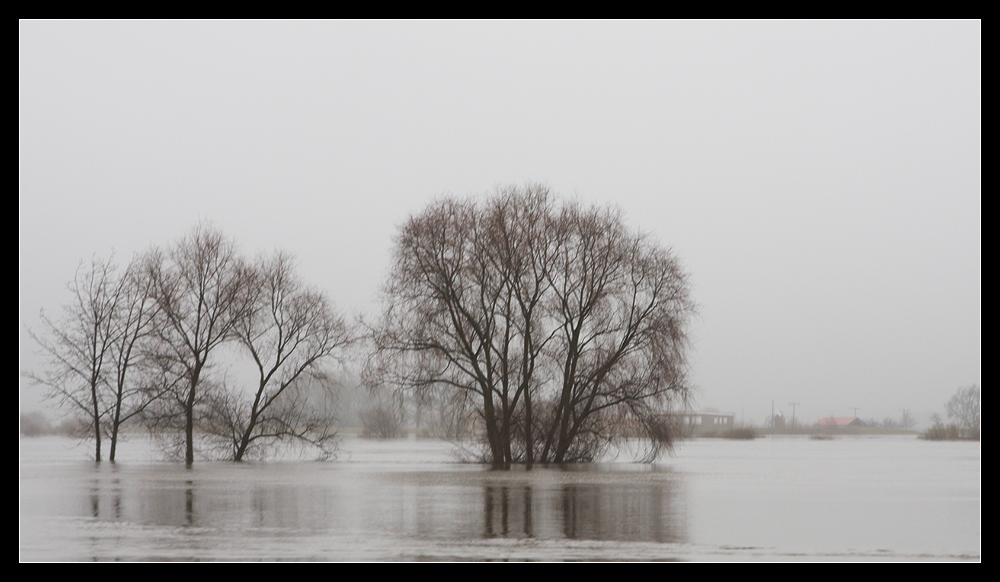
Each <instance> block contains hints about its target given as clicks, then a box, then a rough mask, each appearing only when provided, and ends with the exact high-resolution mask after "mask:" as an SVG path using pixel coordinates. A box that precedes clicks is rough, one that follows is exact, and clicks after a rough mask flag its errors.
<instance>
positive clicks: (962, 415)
mask: <svg viewBox="0 0 1000 582" xmlns="http://www.w3.org/2000/svg"><path fill="white" fill-rule="evenodd" d="M980 402H981V391H980V389H979V386H977V385H975V384H973V385H971V386H965V387H963V388H959V389H958V391H956V392H955V395H954V396H952V397H951V398H950V399H949V400H948V403H947V404H946V405H945V409H946V410H947V411H948V418H949V419H950V420H951V421H952V422H954V423H955V424H956V425H957V426H958V429H959V432H960V434H962V435H963V436H965V437H975V438H978V437H979V434H980V424H981V422H982V407H981V404H980Z"/></svg>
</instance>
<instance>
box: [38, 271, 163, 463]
mask: <svg viewBox="0 0 1000 582" xmlns="http://www.w3.org/2000/svg"><path fill="white" fill-rule="evenodd" d="M140 270H141V261H139V260H138V259H135V260H133V261H132V262H131V263H130V264H129V266H128V267H127V268H126V269H125V271H124V272H123V273H119V271H118V268H117V266H116V265H115V264H114V262H113V261H104V260H101V259H97V258H94V259H92V260H91V262H90V264H89V265H81V266H80V268H79V269H78V270H77V274H76V277H75V278H74V279H73V281H72V282H71V283H70V284H69V290H70V293H71V294H72V297H73V300H72V302H71V303H70V304H68V305H66V306H65V307H64V308H63V316H62V318H60V319H59V320H58V321H53V320H51V319H49V318H48V317H46V316H45V314H44V313H43V314H42V316H41V320H42V327H43V329H44V331H43V333H42V334H41V335H37V334H35V333H34V332H30V333H31V336H32V337H33V338H34V339H35V341H36V342H37V343H38V345H39V346H40V347H41V351H42V353H43V354H44V355H45V357H46V358H47V359H48V367H47V369H46V371H45V372H43V373H41V374H36V373H28V374H26V375H27V376H28V377H29V378H30V379H31V380H32V381H33V382H34V383H36V384H40V385H43V386H45V387H46V388H47V389H48V396H49V397H50V398H54V399H55V400H57V401H58V402H59V403H60V404H61V405H62V406H63V407H64V408H67V409H69V410H71V411H75V414H76V415H77V416H78V417H79V418H81V419H86V422H85V426H86V427H87V431H88V432H89V433H90V435H91V436H93V438H94V459H95V460H97V461H100V460H102V457H103V452H102V445H103V439H104V437H107V438H108V439H109V440H110V453H109V456H108V458H109V459H110V460H111V461H114V460H115V454H116V450H117V445H118V440H119V435H120V429H121V426H122V425H123V424H124V423H125V422H127V421H128V420H130V419H131V418H132V417H134V416H136V415H138V414H139V413H141V412H142V410H143V409H144V408H145V407H146V406H148V404H149V403H150V402H151V401H152V400H153V399H154V398H155V394H153V393H151V392H149V391H148V390H146V389H144V388H143V387H142V386H141V385H140V384H138V383H137V382H136V380H135V378H136V376H137V375H138V370H137V368H138V367H139V365H140V364H141V355H140V350H139V349H137V345H138V344H139V343H140V342H141V341H142V340H143V339H144V338H145V337H146V336H147V334H148V333H149V331H150V329H151V328H150V322H151V321H152V319H153V316H154V309H153V308H152V306H151V302H150V301H149V300H148V295H147V293H146V291H147V288H146V287H147V286H146V283H145V280H144V279H143V277H142V276H141V275H140Z"/></svg>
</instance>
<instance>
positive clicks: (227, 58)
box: [18, 20, 982, 425]
mask: <svg viewBox="0 0 1000 582" xmlns="http://www.w3.org/2000/svg"><path fill="white" fill-rule="evenodd" d="M981 42H982V40H981V22H980V21H945V22H937V21H930V22H926V21H920V22H868V21H865V22H841V21H838V22H766V21H765V22H101V21H97V22H71V21H70V22H48V21H23V20H22V21H19V59H18V73H19V115H18V147H19V150H18V151H19V165H18V186H19V214H18V227H19V239H18V240H19V328H20V333H19V371H24V370H38V369H39V368H40V366H41V365H42V364H41V360H40V359H39V358H38V357H36V355H35V352H36V346H35V345H34V343H33V341H32V340H31V338H30V337H29V336H28V334H27V332H26V328H31V329H32V330H40V327H39V310H41V309H44V310H45V312H46V313H47V314H49V315H51V316H55V315H58V314H59V312H60V310H61V308H62V305H64V304H65V303H67V301H68V300H69V298H70V297H69V294H68V292H67V291H66V285H67V283H68V282H69V281H71V279H72V278H73V275H74V273H75V271H76V269H77V266H78V265H79V264H80V262H81V261H89V260H90V258H91V257H93V256H96V257H100V258H105V259H106V258H109V257H110V256H111V254H112V251H114V254H115V257H116V259H117V260H118V261H119V262H120V263H125V262H127V261H128V260H129V259H130V258H131V257H132V256H133V254H135V253H142V252H145V251H146V250H148V249H149V248H150V247H152V246H159V247H161V248H162V247H167V246H169V245H171V244H173V243H174V242H176V241H177V240H178V239H179V238H180V237H182V236H184V235H185V234H186V233H188V232H189V231H190V230H191V229H192V228H193V227H194V226H195V225H196V224H198V223H199V222H200V221H203V220H208V221H211V222H212V223H213V224H214V225H216V226H217V227H218V228H219V229H221V230H222V231H223V232H224V233H225V234H226V235H227V236H229V237H232V238H235V239H236V240H237V241H239V243H240V245H241V250H242V252H243V253H244V254H245V255H247V256H254V255H256V254H257V253H259V252H271V251H273V250H274V249H282V250H285V251H287V252H289V253H291V254H292V255H294V256H295V257H296V260H297V265H298V267H297V268H298V273H299V275H300V276H301V277H302V279H303V280H304V281H305V282H306V283H307V284H309V285H314V286H316V287H317V288H319V289H320V290H322V291H324V292H326V293H327V294H328V296H329V297H330V299H332V301H333V302H334V303H335V304H336V306H337V307H338V308H339V309H340V310H342V311H343V312H345V313H347V314H355V313H366V314H368V316H369V317H371V316H374V315H376V314H377V301H376V296H377V293H378V290H379V286H380V285H381V284H382V282H383V281H384V280H385V277H386V275H387V272H388V268H389V264H390V261H389V253H390V250H391V246H392V243H393V237H394V236H395V234H396V229H397V227H398V225H400V224H401V223H402V222H403V221H404V220H405V219H406V218H407V216H409V215H410V214H413V213H418V212H420V211H421V210H422V209H424V208H425V207H426V206H427V205H428V204H429V203H430V202H432V201H433V200H435V199H437V198H438V197H440V196H442V195H445V194H454V195H457V196H468V195H472V196H484V195H486V194H488V193H489V192H491V191H493V190H494V188H495V187H497V186H499V185H506V184H513V185H524V184H526V183H534V182H538V183H542V184H545V185H547V186H548V187H549V188H551V190H552V192H553V193H555V194H557V195H559V196H561V197H562V198H563V199H578V200H580V201H581V202H583V203H584V204H587V205H590V204H594V205H598V206H604V205H614V206H617V207H619V208H621V210H622V211H623V213H624V217H625V222H626V224H628V225H629V227H631V228H633V229H638V230H640V231H642V232H644V233H646V234H648V235H650V236H651V237H653V238H655V239H656V240H658V241H659V242H660V243H661V244H662V245H663V246H665V247H668V248H671V249H672V250H673V252H674V253H675V255H676V256H677V257H678V259H679V260H680V262H681V264H682V266H683V268H684V269H685V270H686V272H687V273H688V274H689V276H690V285H691V296H692V299H693V300H694V301H695V302H696V303H697V304H698V306H699V315H698V316H697V317H696V318H695V320H694V321H693V324H692V327H691V329H690V336H691V340H692V345H691V349H690V351H689V366H690V372H689V378H690V383H691V385H692V386H693V387H694V388H695V395H694V396H695V408H696V409H699V410H704V409H710V408H711V409H717V410H719V411H721V412H724V413H730V414H734V415H735V416H736V419H737V421H739V420H741V419H745V420H746V421H747V422H748V423H755V424H758V425H759V424H762V423H763V422H764V420H765V419H766V417H767V416H768V415H769V413H770V411H771V406H772V401H773V402H774V406H775V408H776V409H778V410H781V411H783V412H784V413H785V415H786V416H787V417H789V418H790V417H791V415H792V411H791V407H790V406H789V403H791V402H797V403H800V405H799V406H797V409H796V412H795V415H796V418H797V419H799V420H801V421H804V422H810V423H811V422H815V421H816V420H818V419H819V418H821V417H825V416H853V413H852V412H851V409H852V407H857V408H859V410H858V416H859V417H861V418H864V419H868V418H873V419H876V420H881V419H883V418H885V417H887V416H891V417H894V418H898V417H899V416H900V413H901V409H904V408H905V409H908V410H910V411H911V413H912V414H913V415H914V416H915V417H916V420H917V421H918V422H919V423H920V424H921V425H926V424H927V422H928V416H929V415H930V414H931V413H933V412H937V413H939V414H941V415H942V416H943V415H944V403H945V402H946V401H947V400H948V398H949V397H951V395H952V394H954V393H955V391H956V390H957V389H958V388H959V387H962V386H967V385H970V384H977V385H980V386H981V383H982V380H981V333H982V332H981V317H982V295H981V278H982V271H981V269H982V267H981V259H982V257H981V238H982V232H981V224H982V210H981V189H982V184H981V180H982V177H981V163H982V154H981V132H982V105H981V83H982V56H981ZM19 382H20V384H19V386H20V411H21V412H22V413H24V412H29V411H33V410H43V409H44V410H46V411H51V408H49V405H48V404H47V403H44V402H43V401H42V398H41V389H40V388H34V387H31V386H30V385H29V384H28V382H27V380H26V379H25V378H23V377H22V378H20V379H19Z"/></svg>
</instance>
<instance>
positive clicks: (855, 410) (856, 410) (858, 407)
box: [848, 406, 861, 418]
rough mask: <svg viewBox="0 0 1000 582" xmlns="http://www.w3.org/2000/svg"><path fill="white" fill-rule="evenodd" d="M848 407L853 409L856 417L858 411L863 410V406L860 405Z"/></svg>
mask: <svg viewBox="0 0 1000 582" xmlns="http://www.w3.org/2000/svg"><path fill="white" fill-rule="evenodd" d="M848 408H850V409H851V410H853V411H854V418H857V417H858V411H859V410H861V407H860V406H848Z"/></svg>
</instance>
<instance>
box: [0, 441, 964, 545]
mask: <svg viewBox="0 0 1000 582" xmlns="http://www.w3.org/2000/svg"><path fill="white" fill-rule="evenodd" d="M451 450H452V449H451V446H450V445H449V444H448V443H444V442H440V441H429V440H401V441H385V442H379V441H364V440H360V439H348V440H346V441H345V442H344V446H343V451H342V453H341V455H340V457H339V459H338V460H337V461H334V462H312V461H282V462H272V463H246V464H233V463H218V462H202V463H196V464H195V466H194V467H193V468H192V469H185V468H184V467H183V465H181V464H175V463H164V462H160V461H157V460H156V459H157V456H156V455H157V453H156V451H155V449H154V448H153V447H152V446H151V445H150V443H148V442H147V441H145V440H144V439H134V440H132V441H130V442H128V443H126V444H125V445H123V447H122V449H121V451H120V456H119V462H118V463H117V464H115V465H111V464H110V463H102V464H101V465H96V464H94V463H93V462H88V461H87V460H86V458H87V454H88V449H87V448H86V446H80V445H78V444H77V443H76V442H75V441H71V440H68V439H63V438H59V437H45V438H33V439H25V438H22V439H21V441H20V494H19V495H20V507H19V533H20V542H19V559H20V560H22V561H36V560H38V561H50V560H88V561H89V560H700V561H714V560H781V561H784V560H865V561H867V560H932V561H938V560H967V561H978V560H980V559H981V546H982V482H981V475H982V456H981V450H982V449H981V445H980V443H978V442H976V443H970V442H926V441H921V440H918V439H916V438H915V437H842V438H836V439H833V440H828V441H812V440H809V439H808V438H801V437H788V438H781V437H772V438H764V439H758V440H755V441H727V440H717V439H700V440H692V441H686V442H684V443H682V444H681V445H680V447H679V448H678V449H677V451H676V452H675V455H674V456H672V457H668V458H665V459H663V460H661V461H660V462H658V463H656V464H654V465H641V464H635V463H631V462H628V460H629V458H630V456H629V454H628V452H627V451H622V452H621V453H620V454H618V455H617V456H615V457H614V458H610V459H608V462H605V463H597V464H592V465H582V466H574V467H568V468H565V469H558V468H547V469H537V468H536V469H533V470H531V471H525V470H523V469H520V470H517V469H515V470H512V471H491V470H489V469H487V468H484V467H482V466H478V465H469V464H461V463H456V462H454V460H453V458H452V454H451Z"/></svg>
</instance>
